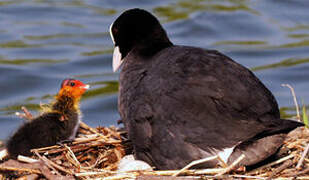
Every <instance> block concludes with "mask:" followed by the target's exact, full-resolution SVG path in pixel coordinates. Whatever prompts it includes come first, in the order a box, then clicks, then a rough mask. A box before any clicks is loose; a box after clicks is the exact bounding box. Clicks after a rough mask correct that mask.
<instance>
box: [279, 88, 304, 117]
mask: <svg viewBox="0 0 309 180" xmlns="http://www.w3.org/2000/svg"><path fill="white" fill-rule="evenodd" d="M281 86H283V87H288V88H290V90H291V92H292V96H293V99H294V103H295V106H296V114H297V120H298V121H300V114H299V106H298V103H297V99H296V95H295V91H294V88H293V87H292V86H291V85H290V84H281Z"/></svg>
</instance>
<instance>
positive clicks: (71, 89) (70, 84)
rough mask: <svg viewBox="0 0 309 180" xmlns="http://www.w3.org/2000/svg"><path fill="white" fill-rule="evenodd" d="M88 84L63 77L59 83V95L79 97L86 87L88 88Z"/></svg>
mask: <svg viewBox="0 0 309 180" xmlns="http://www.w3.org/2000/svg"><path fill="white" fill-rule="evenodd" d="M89 87H90V86H89V85H88V84H84V83H83V82H81V81H79V80H76V79H65V80H63V81H62V83H61V89H60V91H59V95H64V94H65V95H67V96H71V97H73V98H80V97H81V96H82V95H83V94H84V93H85V91H86V90H87V89H89Z"/></svg>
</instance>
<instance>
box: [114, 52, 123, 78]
mask: <svg viewBox="0 0 309 180" xmlns="http://www.w3.org/2000/svg"><path fill="white" fill-rule="evenodd" d="M122 62H123V61H122V60H121V53H120V51H119V47H118V46H116V47H115V49H114V54H113V71H114V72H116V71H117V70H118V69H119V68H120V66H121V64H122Z"/></svg>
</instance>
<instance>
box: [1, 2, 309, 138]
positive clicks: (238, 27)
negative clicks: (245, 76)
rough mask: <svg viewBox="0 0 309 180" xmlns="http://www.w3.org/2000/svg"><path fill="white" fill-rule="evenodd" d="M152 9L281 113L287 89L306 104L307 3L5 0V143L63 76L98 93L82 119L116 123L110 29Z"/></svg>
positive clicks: (288, 110) (178, 36) (177, 35)
mask: <svg viewBox="0 0 309 180" xmlns="http://www.w3.org/2000/svg"><path fill="white" fill-rule="evenodd" d="M133 7H140V8H144V9H147V10H149V11H151V12H153V13H154V14H155V15H156V16H157V17H159V19H160V21H161V22H162V23H163V26H164V27H165V29H166V30H167V32H168V35H169V37H170V38H171V40H172V41H173V42H174V43H175V44H183V45H192V46H200V47H203V48H208V49H217V50H219V51H221V52H223V53H225V54H227V55H228V56H230V57H232V58H233V59H234V60H236V61H237V62H239V63H241V64H243V65H245V66H247V67H248V68H250V69H252V70H253V71H254V73H255V74H256V75H257V76H258V77H259V78H260V79H261V80H262V81H263V82H264V83H265V85H266V86H267V87H268V88H269V89H270V90H271V91H272V92H273V94H274V95H275V97H276V98H277V100H278V103H279V106H280V107H281V113H282V116H284V117H290V116H291V115H294V114H295V110H294V104H293V99H292V96H291V93H290V91H289V89H288V88H286V87H282V86H281V84H283V83H288V84H291V85H292V86H293V87H294V88H295V91H296V95H297V98H298V100H299V102H300V103H302V100H303V101H304V103H307V104H309V91H308V88H309V81H308V77H309V63H308V62H309V10H308V9H309V1H308V0H293V1H292V0H252V1H249V0H157V1H142V0H91V1H86V0H66V1H64V0H7V1H2V0H1V1H0V90H1V91H0V92H1V93H0V128H1V131H0V139H5V138H7V137H8V136H9V135H10V134H11V133H12V131H14V129H15V128H16V127H17V126H19V125H20V124H21V123H22V121H23V120H22V119H19V118H17V117H16V116H15V115H14V112H16V111H19V110H20V107H21V106H26V107H27V108H28V109H30V110H31V112H33V113H37V112H38V109H39V104H40V103H48V102H50V101H51V99H52V97H53V96H54V95H55V94H56V93H57V91H58V90H59V88H60V83H61V81H62V80H63V79H65V78H77V79H80V80H82V81H84V82H86V83H89V84H90V85H91V86H92V88H91V90H89V92H88V93H87V94H86V95H85V96H84V98H83V100H82V103H81V109H82V112H83V114H84V118H83V120H84V121H85V122H86V123H87V124H89V125H91V126H106V125H116V121H117V120H118V119H119V115H118V111H117V90H118V82H117V80H118V74H117V73H113V72H112V68H111V59H112V50H113V46H112V41H111V40H110V37H109V32H108V30H109V25H110V24H111V23H112V22H113V21H114V20H115V18H116V17H117V16H118V15H119V14H120V13H121V12H122V11H124V10H126V9H128V8H133Z"/></svg>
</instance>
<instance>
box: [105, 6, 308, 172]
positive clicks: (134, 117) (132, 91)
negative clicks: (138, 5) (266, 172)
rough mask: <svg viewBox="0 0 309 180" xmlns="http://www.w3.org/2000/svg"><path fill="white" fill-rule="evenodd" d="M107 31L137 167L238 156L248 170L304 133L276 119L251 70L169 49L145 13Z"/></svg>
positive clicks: (196, 51)
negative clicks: (287, 139)
mask: <svg viewBox="0 0 309 180" xmlns="http://www.w3.org/2000/svg"><path fill="white" fill-rule="evenodd" d="M110 30H111V36H112V39H113V41H114V44H115V51H114V57H113V61H114V62H113V68H114V71H115V70H117V69H118V67H119V66H120V65H121V64H122V65H123V68H122V71H121V73H120V89H119V91H120V94H119V102H118V106H119V112H120V115H121V118H122V121H123V122H124V124H125V128H126V130H127V131H128V134H129V138H130V139H131V140H132V143H133V146H134V153H135V156H136V158H137V159H140V160H144V161H146V162H148V163H150V164H151V165H154V166H156V167H157V168H158V169H179V168H182V167H184V166H185V165H187V164H188V163H190V162H191V161H193V160H197V159H201V158H205V157H207V156H212V155H215V154H219V155H220V156H221V157H222V158H223V159H224V160H226V161H227V162H228V163H230V162H232V161H233V160H235V159H236V158H238V156H240V155H241V154H242V153H244V154H245V155H246V158H245V159H244V160H243V161H242V162H241V164H242V165H252V164H255V163H257V162H260V161H262V160H264V159H266V158H267V157H269V156H270V155H272V154H274V153H275V152H276V151H277V150H278V148H279V147H280V146H281V145H282V143H283V140H284V137H285V135H286V134H287V133H288V132H289V131H291V130H293V129H295V128H296V127H298V126H302V124H301V123H298V122H295V121H290V120H282V119H280V114H279V110H278V105H277V102H276V100H275V98H274V96H273V95H272V93H271V92H270V91H269V90H268V89H267V88H266V87H265V86H264V85H263V84H262V83H261V82H260V81H259V79H258V78H257V77H256V76H255V75H254V74H253V73H252V72H251V71H250V70H248V69H247V68H245V67H243V66H242V65H240V64H238V63H236V62H235V61H233V60H232V59H231V58H229V57H227V56H225V55H223V54H221V53H220V52H218V51H215V50H205V49H201V48H197V47H188V46H178V45H173V43H172V42H170V40H169V39H168V37H167V35H166V32H165V31H164V29H163V28H162V26H161V25H160V23H159V21H158V20H157V19H156V18H155V17H154V16H153V15H152V14H150V13H149V12H147V11H145V10H142V9H131V10H128V11H125V12H124V13H123V14H121V15H120V16H119V17H118V18H117V19H116V21H115V22H114V23H113V24H112V25H111V29H110ZM201 38H202V37H201ZM216 163H217V161H213V162H208V163H205V164H204V165H203V167H211V166H214V165H215V164H216Z"/></svg>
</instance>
